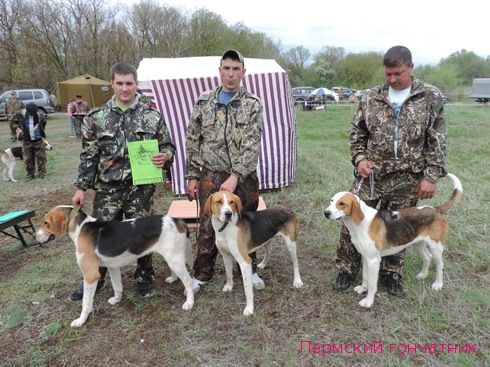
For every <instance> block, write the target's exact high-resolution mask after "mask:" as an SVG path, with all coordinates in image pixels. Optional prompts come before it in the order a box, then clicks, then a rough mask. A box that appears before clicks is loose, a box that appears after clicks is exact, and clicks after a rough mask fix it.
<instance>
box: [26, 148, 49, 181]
mask: <svg viewBox="0 0 490 367" xmlns="http://www.w3.org/2000/svg"><path fill="white" fill-rule="evenodd" d="M22 145H23V148H22V155H23V159H24V164H25V167H26V171H27V176H32V177H34V176H35V174H36V164H37V173H38V175H39V177H41V176H46V149H45V147H44V143H43V140H42V139H40V140H37V141H30V140H23V143H22Z"/></svg>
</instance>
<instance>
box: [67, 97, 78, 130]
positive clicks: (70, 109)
mask: <svg viewBox="0 0 490 367" xmlns="http://www.w3.org/2000/svg"><path fill="white" fill-rule="evenodd" d="M74 109H75V108H74V106H73V100H71V99H70V100H69V101H68V103H67V105H66V114H67V115H68V123H69V126H70V138H74V137H76V131H75V121H74V119H75V117H73V111H74Z"/></svg>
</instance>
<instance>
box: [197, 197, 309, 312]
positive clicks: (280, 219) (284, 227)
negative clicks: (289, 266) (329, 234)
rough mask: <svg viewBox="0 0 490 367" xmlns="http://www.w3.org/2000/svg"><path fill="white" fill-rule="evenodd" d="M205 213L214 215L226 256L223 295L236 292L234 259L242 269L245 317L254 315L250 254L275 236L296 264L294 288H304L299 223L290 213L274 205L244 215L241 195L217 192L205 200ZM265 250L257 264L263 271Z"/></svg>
mask: <svg viewBox="0 0 490 367" xmlns="http://www.w3.org/2000/svg"><path fill="white" fill-rule="evenodd" d="M204 212H205V213H206V214H210V215H211V222H212V225H213V229H214V231H215V234H216V247H218V250H219V252H220V253H221V255H222V256H223V262H224V265H225V271H226V284H225V286H224V288H223V292H230V291H231V290H232V289H233V259H235V260H236V261H237V262H238V265H239V266H240V271H241V273H242V278H243V287H244V289H245V298H246V301H247V305H246V307H245V309H244V310H243V314H244V315H245V316H249V315H252V314H253V312H254V304H253V297H254V296H253V285H252V259H251V258H250V256H248V254H250V253H252V252H254V251H256V250H257V249H258V248H259V247H261V246H262V245H264V243H265V242H266V241H267V240H269V239H271V238H272V237H274V236H276V235H280V236H281V237H282V238H284V241H285V242H286V245H287V247H288V250H289V254H290V256H291V260H292V262H293V270H294V281H293V285H294V287H296V288H300V287H302V286H303V282H302V281H301V277H300V275H299V267H298V258H297V256H296V238H297V236H298V231H299V220H298V219H297V218H296V216H295V215H294V214H293V213H292V212H291V211H290V210H287V209H286V208H284V207H282V206H275V207H272V208H270V209H266V210H260V211H257V212H246V211H243V212H242V202H241V200H240V198H239V197H238V196H236V195H234V194H233V193H231V192H228V191H218V192H216V193H214V194H212V195H211V196H210V197H209V198H208V200H206V203H205V204H204ZM264 247H265V250H266V254H265V257H264V260H263V261H262V262H261V263H260V264H259V265H258V266H259V267H260V268H264V267H265V266H266V264H267V258H268V255H269V254H270V247H271V246H270V243H267V244H266V245H265V246H264Z"/></svg>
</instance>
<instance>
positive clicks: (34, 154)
mask: <svg viewBox="0 0 490 367" xmlns="http://www.w3.org/2000/svg"><path fill="white" fill-rule="evenodd" d="M11 121H12V128H13V129H14V131H16V133H17V136H18V137H19V140H22V159H23V160H24V164H25V167H26V171H27V176H26V181H28V182H29V181H32V180H33V179H34V177H35V175H36V166H37V173H38V177H39V178H45V177H46V146H45V144H44V140H43V139H44V138H46V132H45V129H46V115H45V114H44V113H43V112H42V111H40V110H39V109H38V107H37V105H36V104H35V103H34V102H29V103H28V104H27V105H26V108H25V109H23V110H21V111H19V112H17V113H16V114H15V115H14V116H13V117H12V120H11Z"/></svg>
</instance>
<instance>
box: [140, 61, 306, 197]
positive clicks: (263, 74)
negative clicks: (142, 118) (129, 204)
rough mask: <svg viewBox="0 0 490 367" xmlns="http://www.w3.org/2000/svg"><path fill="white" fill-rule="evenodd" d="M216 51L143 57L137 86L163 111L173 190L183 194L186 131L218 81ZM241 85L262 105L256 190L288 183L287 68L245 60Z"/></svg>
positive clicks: (292, 145)
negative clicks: (171, 153)
mask: <svg viewBox="0 0 490 367" xmlns="http://www.w3.org/2000/svg"><path fill="white" fill-rule="evenodd" d="M219 63H220V57H219V56H205V57H186V58H172V59H170V58H169V59H163V58H154V59H143V60H142V61H141V62H140V64H139V67H138V79H139V86H140V88H141V89H142V90H143V92H144V93H145V94H146V95H148V96H149V97H150V98H152V99H153V101H154V102H155V103H156V106H157V109H158V110H159V111H160V112H161V113H162V114H163V116H164V118H165V121H166V123H167V126H168V128H169V131H170V135H171V137H172V140H173V142H174V144H175V146H176V148H177V150H176V157H175V161H174V164H173V166H172V188H173V191H174V193H176V194H179V195H182V194H185V193H186V182H185V179H184V174H185V164H186V156H185V135H186V133H187V125H188V122H189V118H190V115H191V112H192V108H193V106H194V104H195V102H196V101H197V98H198V97H199V95H200V94H201V93H203V92H204V91H206V90H209V89H212V88H214V87H215V86H216V85H218V84H219V72H218V66H219ZM245 68H246V74H245V78H244V80H243V82H242V84H243V86H244V87H245V88H246V89H247V90H248V91H249V92H251V93H253V94H255V95H257V96H258V97H259V98H260V99H261V101H262V105H263V108H264V119H263V125H262V141H261V151H260V154H259V161H258V162H257V175H258V177H259V182H260V189H273V188H280V187H284V186H288V185H289V184H291V183H292V181H293V179H294V174H295V169H296V118H295V114H294V108H293V103H292V100H291V93H290V86H289V80H288V76H287V74H286V72H285V71H284V70H283V69H282V68H281V67H280V66H279V64H277V63H276V61H275V60H265V59H249V58H246V59H245Z"/></svg>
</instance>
